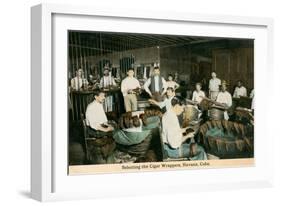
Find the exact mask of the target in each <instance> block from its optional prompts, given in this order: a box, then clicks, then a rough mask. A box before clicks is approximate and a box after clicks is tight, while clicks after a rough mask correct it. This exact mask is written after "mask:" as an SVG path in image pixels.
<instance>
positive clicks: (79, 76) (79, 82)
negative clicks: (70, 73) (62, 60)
mask: <svg viewBox="0 0 281 206" xmlns="http://www.w3.org/2000/svg"><path fill="white" fill-rule="evenodd" d="M70 84H71V89H74V90H80V89H81V88H82V86H83V85H85V84H88V81H87V79H86V78H84V73H83V70H82V69H81V68H80V69H78V70H77V71H76V76H75V77H74V78H72V79H71V82H70Z"/></svg>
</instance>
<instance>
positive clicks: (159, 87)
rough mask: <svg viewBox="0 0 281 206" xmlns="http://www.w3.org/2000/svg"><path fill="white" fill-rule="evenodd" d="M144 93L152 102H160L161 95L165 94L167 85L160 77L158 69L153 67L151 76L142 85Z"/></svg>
mask: <svg viewBox="0 0 281 206" xmlns="http://www.w3.org/2000/svg"><path fill="white" fill-rule="evenodd" d="M143 87H144V89H145V91H146V92H147V93H148V94H149V96H150V97H152V98H153V99H154V100H156V101H159V100H162V99H163V98H162V97H163V95H164V94H165V93H166V89H167V84H166V80H165V79H164V78H163V77H162V76H161V75H160V68H159V67H154V69H153V75H152V76H151V77H150V78H149V79H148V80H147V81H146V82H145V84H144V85H143Z"/></svg>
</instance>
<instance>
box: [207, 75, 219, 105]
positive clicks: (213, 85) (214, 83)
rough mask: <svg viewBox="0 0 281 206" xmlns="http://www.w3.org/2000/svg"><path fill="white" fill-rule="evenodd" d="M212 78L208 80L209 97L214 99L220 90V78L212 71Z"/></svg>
mask: <svg viewBox="0 0 281 206" xmlns="http://www.w3.org/2000/svg"><path fill="white" fill-rule="evenodd" d="M211 75H212V78H211V79H210V81H209V97H210V99H212V100H216V98H217V96H218V93H219V91H220V85H221V80H220V79H219V78H217V74H216V73H215V72H212V74H211Z"/></svg>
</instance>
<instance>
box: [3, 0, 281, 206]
mask: <svg viewBox="0 0 281 206" xmlns="http://www.w3.org/2000/svg"><path fill="white" fill-rule="evenodd" d="M40 2H46V1H44V0H42V1H38V0H27V1H23V0H9V1H2V2H1V12H0V17H1V18H0V21H1V24H0V25H1V32H0V39H1V44H0V45H1V48H0V53H1V55H0V57H1V66H0V68H1V81H0V82H1V83H0V84H1V86H0V88H1V101H0V102H1V106H0V108H1V113H0V114H1V140H2V141H1V147H0V154H1V156H0V157H1V168H0V174H1V176H0V201H1V205H4V206H6V205H28V206H31V205H39V203H38V202H35V201H33V200H31V199H29V198H28V195H29V194H28V191H29V185H30V184H29V181H30V178H29V174H30V161H29V158H30V156H29V155H30V152H29V150H30V36H29V35H30V13H29V8H30V6H32V5H34V4H37V3H40ZM48 2H55V3H63V2H64V3H71V4H86V5H92V6H98V5H100V4H102V5H104V6H106V5H108V6H111V7H113V8H115V9H118V7H127V8H128V9H130V8H134V7H139V8H142V9H152V10H164V11H167V16H168V15H169V11H181V12H191V13H207V14H229V15H239V16H241V15H242V16H243V15H245V16H268V17H273V18H274V19H275V29H274V30H275V31H274V34H275V43H274V45H275V48H274V50H275V54H274V56H275V75H274V76H275V79H272V81H274V84H275V88H269V95H271V96H270V98H269V100H270V101H276V106H277V107H278V108H279V102H280V95H281V92H280V84H281V81H280V78H281V69H280V68H281V62H280V61H279V59H280V55H281V47H280V46H281V40H280V37H281V13H280V5H279V4H278V3H279V1H277V0H261V1H245V0H230V1H225V0H212V1H208V0H206V1H203V0H202V1H187V0H182V1H181V0H173V1H167V2H165V1H163V0H162V1H153V0H142V1H132V0H130V1H129V0H124V1H122V0H119V1H115V0H103V1H101V0H79V1H77V0H49V1H48ZM265 69H266V68H265ZM261 84H262V82H261ZM265 86H266V85H265ZM278 116H279V117H280V116H281V115H280V109H279V110H276V112H275V113H274V114H272V129H273V130H275V131H276V142H275V145H276V148H275V153H276V155H275V162H276V168H275V169H276V171H275V174H276V184H277V186H276V187H275V188H273V189H255V190H241V191H228V192H223V191H220V192H210V193H194V194H179V195H173V196H169V195H165V196H164V195H162V196H160V195H158V196H146V197H141V198H140V197H137V198H136V197H130V198H118V199H109V200H105V199H101V200H95V201H94V200H89V201H82V202H60V203H56V205H57V204H59V205H75V206H76V205H91V206H93V205H98V206H99V205H103V204H106V205H119V204H122V205H142V206H145V205H159V206H160V205H161V206H162V205H173V206H175V205H196V206H198V205H216V206H218V205H228V206H232V205H235V206H237V205H280V194H281V190H280V174H281V169H280V165H281V164H280V163H281V160H280V156H281V155H280V151H281V149H280V147H281V146H280V145H281V142H280V140H281V135H280V129H279V127H280V126H279V122H280V121H278V119H277V118H278ZM264 141H266V137H265V140H264ZM171 178H172V177H171ZM149 184H153V183H152V182H148V187H149ZM128 189H129V188H128ZM49 204H50V203H48V204H46V205H49ZM52 205H53V204H52Z"/></svg>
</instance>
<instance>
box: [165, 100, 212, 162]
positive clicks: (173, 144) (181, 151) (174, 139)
mask: <svg viewBox="0 0 281 206" xmlns="http://www.w3.org/2000/svg"><path fill="white" fill-rule="evenodd" d="M171 105H172V107H171V108H170V109H168V110H167V112H166V113H165V114H164V115H163V117H162V132H161V138H162V141H163V144H164V145H163V148H164V152H165V154H164V156H166V157H169V158H184V157H186V158H189V159H191V160H206V159H207V155H206V153H205V151H204V149H203V147H201V146H199V145H197V144H196V143H190V144H188V143H186V140H187V139H189V138H192V137H193V135H194V133H188V134H184V133H186V128H181V127H180V124H179V120H178V117H177V116H179V115H180V114H181V113H182V112H183V110H184V109H183V105H182V101H181V100H180V99H179V98H177V97H174V98H173V99H172V100H171ZM191 145H192V147H191Z"/></svg>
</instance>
